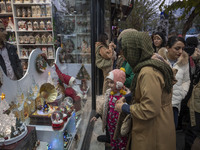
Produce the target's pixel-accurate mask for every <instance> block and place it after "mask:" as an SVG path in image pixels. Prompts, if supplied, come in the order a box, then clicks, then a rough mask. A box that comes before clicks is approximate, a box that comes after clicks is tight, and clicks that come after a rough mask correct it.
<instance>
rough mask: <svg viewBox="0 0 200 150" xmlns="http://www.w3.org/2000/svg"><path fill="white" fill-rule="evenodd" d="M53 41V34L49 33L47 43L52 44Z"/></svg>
mask: <svg viewBox="0 0 200 150" xmlns="http://www.w3.org/2000/svg"><path fill="white" fill-rule="evenodd" d="M52 41H53V37H52V36H51V34H49V35H48V37H47V43H48V44H52Z"/></svg>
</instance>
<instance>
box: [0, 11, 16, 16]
mask: <svg viewBox="0 0 200 150" xmlns="http://www.w3.org/2000/svg"><path fill="white" fill-rule="evenodd" d="M12 16H13V13H12V12H9V13H0V17H12Z"/></svg>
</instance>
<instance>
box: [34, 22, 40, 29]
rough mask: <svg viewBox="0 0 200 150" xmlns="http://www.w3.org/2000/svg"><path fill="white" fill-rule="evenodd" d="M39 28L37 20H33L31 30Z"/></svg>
mask: <svg viewBox="0 0 200 150" xmlns="http://www.w3.org/2000/svg"><path fill="white" fill-rule="evenodd" d="M38 29H39V25H38V22H37V21H34V22H33V30H38Z"/></svg>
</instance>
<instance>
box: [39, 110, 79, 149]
mask: <svg viewBox="0 0 200 150" xmlns="http://www.w3.org/2000/svg"><path fill="white" fill-rule="evenodd" d="M75 116H76V115H75V112H73V113H72V116H71V117H70V118H68V121H67V122H66V123H65V124H64V126H63V128H62V129H61V130H53V128H52V127H51V126H42V125H35V128H36V132H37V138H38V140H40V141H42V142H47V143H48V145H49V147H50V148H51V149H53V150H65V149H69V148H70V145H71V143H72V140H73V138H74V136H75V134H76V122H75V120H76V118H75ZM65 133H67V135H66V134H65ZM66 142H67V145H66V144H65V143H66Z"/></svg>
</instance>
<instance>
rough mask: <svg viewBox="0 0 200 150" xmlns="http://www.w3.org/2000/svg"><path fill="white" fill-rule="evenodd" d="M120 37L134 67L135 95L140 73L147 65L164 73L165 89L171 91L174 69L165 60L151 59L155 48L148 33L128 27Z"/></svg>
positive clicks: (128, 58)
mask: <svg viewBox="0 0 200 150" xmlns="http://www.w3.org/2000/svg"><path fill="white" fill-rule="evenodd" d="M120 37H121V38H120V39H119V40H121V48H122V51H123V55H124V57H125V58H126V60H127V62H128V63H129V64H130V66H131V67H132V69H133V72H134V74H135V76H134V78H133V82H132V87H131V89H132V92H133V95H134V91H135V87H136V83H137V77H138V74H139V72H140V70H141V69H142V68H143V67H145V66H151V67H154V68H156V69H157V70H159V71H160V72H161V73H162V74H163V76H164V80H165V87H164V89H165V90H166V91H167V92H168V93H170V92H171V90H172V87H173V83H172V81H173V72H172V69H171V68H170V66H169V65H168V64H166V63H165V62H162V61H159V60H155V59H151V57H152V55H153V53H154V49H153V47H152V40H151V38H150V36H149V35H148V33H146V32H138V31H131V30H130V29H127V30H124V31H123V32H122V33H121V35H120Z"/></svg>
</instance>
